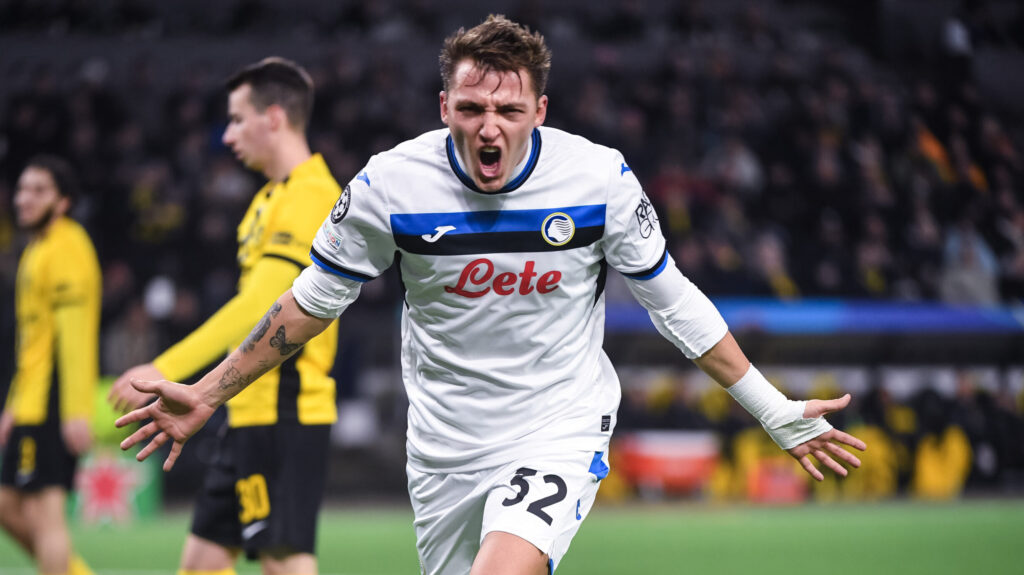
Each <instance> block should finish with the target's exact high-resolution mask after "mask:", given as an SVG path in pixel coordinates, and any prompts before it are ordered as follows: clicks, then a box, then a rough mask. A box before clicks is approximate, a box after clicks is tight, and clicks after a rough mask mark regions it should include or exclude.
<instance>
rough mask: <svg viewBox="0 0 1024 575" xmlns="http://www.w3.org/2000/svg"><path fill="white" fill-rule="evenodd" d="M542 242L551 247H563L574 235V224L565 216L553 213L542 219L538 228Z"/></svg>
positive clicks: (560, 213)
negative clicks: (542, 237) (542, 221)
mask: <svg viewBox="0 0 1024 575" xmlns="http://www.w3.org/2000/svg"><path fill="white" fill-rule="evenodd" d="M540 233H541V235H542V236H544V241H546V242H547V243H549V244H551V245H553V246H564V245H565V244H567V243H569V240H571V239H572V236H573V235H575V234H576V224H575V222H573V221H572V218H570V217H569V216H568V215H567V214H563V213H562V212H555V213H553V214H551V215H549V216H548V217H546V218H544V223H543V224H541V226H540Z"/></svg>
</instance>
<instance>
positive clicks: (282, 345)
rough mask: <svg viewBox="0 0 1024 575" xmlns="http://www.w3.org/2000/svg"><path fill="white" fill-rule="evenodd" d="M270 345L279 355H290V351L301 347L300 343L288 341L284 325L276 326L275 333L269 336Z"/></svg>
mask: <svg viewBox="0 0 1024 575" xmlns="http://www.w3.org/2000/svg"><path fill="white" fill-rule="evenodd" d="M270 347H273V348H276V349H277V350H278V351H280V352H281V355H291V354H292V352H294V351H295V350H297V349H299V348H300V347H302V344H301V343H289V342H288V338H287V336H286V335H285V331H284V326H283V325H282V326H280V327H278V328H277V333H275V334H274V336H273V337H271V338H270Z"/></svg>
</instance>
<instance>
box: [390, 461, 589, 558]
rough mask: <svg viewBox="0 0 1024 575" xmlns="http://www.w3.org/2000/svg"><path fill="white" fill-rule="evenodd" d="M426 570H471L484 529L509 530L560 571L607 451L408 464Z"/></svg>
mask: <svg viewBox="0 0 1024 575" xmlns="http://www.w3.org/2000/svg"><path fill="white" fill-rule="evenodd" d="M406 473H407V474H408V477H409V497H410V499H411V500H412V507H413V512H414V513H415V516H416V518H415V521H414V525H415V527H416V548H417V550H418V551H419V556H420V569H421V572H422V573H423V574H425V575H465V574H466V573H469V570H470V567H471V566H472V565H473V559H474V558H475V557H476V554H477V551H479V550H480V544H481V543H482V542H483V540H484V537H485V536H487V534H488V533H490V532H491V531H504V532H506V533H511V534H513V535H517V536H519V537H522V538H523V539H525V540H527V541H529V542H530V543H532V544H533V545H534V546H536V547H537V549H540V550H541V551H542V552H543V553H545V554H546V555H547V556H548V558H549V561H548V571H549V573H553V572H554V570H555V567H557V566H558V562H559V561H560V560H561V559H562V557H563V556H564V555H565V553H566V551H568V549H569V543H570V542H571V541H572V538H573V536H575V535H576V531H577V530H579V528H580V524H582V523H583V519H584V518H585V517H586V516H587V513H589V512H590V508H591V507H592V506H593V505H594V498H595V497H596V496H597V488H598V485H599V483H600V481H601V479H603V478H604V477H605V476H606V475H607V474H608V454H607V451H599V452H593V451H588V452H584V451H574V452H569V453H566V454H562V455H545V456H539V457H536V458H523V459H519V460H517V461H514V462H512V463H509V464H507V465H502V466H500V467H493V468H490V469H484V470H481V471H474V472H471V473H424V472H421V471H418V470H416V469H413V468H412V467H411V466H406Z"/></svg>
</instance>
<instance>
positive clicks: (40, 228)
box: [28, 214, 64, 242]
mask: <svg viewBox="0 0 1024 575" xmlns="http://www.w3.org/2000/svg"><path fill="white" fill-rule="evenodd" d="M63 217H64V214H53V215H51V216H50V217H49V218H47V220H46V221H45V222H42V223H40V224H39V225H36V226H32V227H30V228H29V229H28V238H29V241H33V242H34V241H36V240H40V239H42V238H44V237H46V234H47V233H49V231H50V230H51V229H53V224H55V223H57V221H58V220H60V219H61V218H63Z"/></svg>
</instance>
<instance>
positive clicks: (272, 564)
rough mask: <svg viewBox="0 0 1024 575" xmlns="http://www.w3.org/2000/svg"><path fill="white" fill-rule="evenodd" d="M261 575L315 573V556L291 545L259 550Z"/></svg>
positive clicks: (310, 574)
mask: <svg viewBox="0 0 1024 575" xmlns="http://www.w3.org/2000/svg"><path fill="white" fill-rule="evenodd" d="M260 564H261V565H262V567H263V575H316V574H317V566H316V556H315V555H313V554H312V553H301V552H298V551H296V550H295V549H293V548H291V547H276V548H273V549H266V550H263V551H261V552H260Z"/></svg>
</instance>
